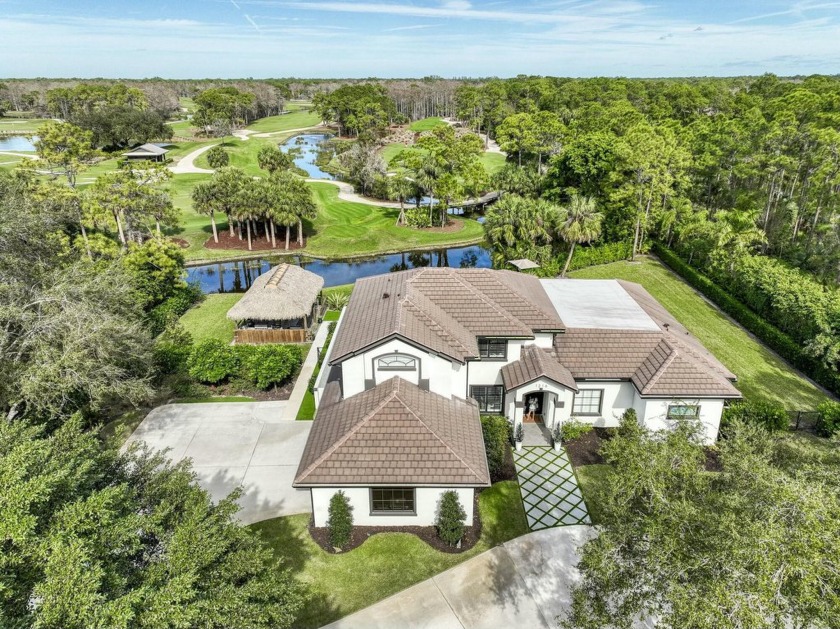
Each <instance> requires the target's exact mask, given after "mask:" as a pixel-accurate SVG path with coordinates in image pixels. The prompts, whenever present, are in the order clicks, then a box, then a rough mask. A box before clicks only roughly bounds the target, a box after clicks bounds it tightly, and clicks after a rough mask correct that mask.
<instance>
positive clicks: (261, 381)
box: [233, 345, 302, 390]
mask: <svg viewBox="0 0 840 629" xmlns="http://www.w3.org/2000/svg"><path fill="white" fill-rule="evenodd" d="M233 349H234V353H235V354H236V357H237V359H238V362H239V365H240V370H239V374H240V375H241V376H242V377H243V378H244V379H245V380H247V381H248V382H250V383H251V384H253V385H254V386H256V387H257V388H258V389H263V390H265V389H268V388H269V387H270V386H272V385H274V386H276V385H278V384H283V383H284V382H286V380H288V379H289V378H290V377H291V376H292V375H294V374H295V373H297V370H298V369H299V368H300V364H301V362H302V357H301V351H300V348H299V347H297V346H294V345H236V346H234V348H233Z"/></svg>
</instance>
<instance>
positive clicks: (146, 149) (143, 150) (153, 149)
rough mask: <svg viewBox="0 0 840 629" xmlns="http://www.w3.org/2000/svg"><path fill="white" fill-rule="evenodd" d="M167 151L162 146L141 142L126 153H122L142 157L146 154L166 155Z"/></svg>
mask: <svg viewBox="0 0 840 629" xmlns="http://www.w3.org/2000/svg"><path fill="white" fill-rule="evenodd" d="M168 152H169V149H165V148H163V147H162V146H158V145H157V144H149V143H146V144H141V145H140V146H137V147H135V148H133V149H131V150H130V151H129V152H127V153H123V155H124V156H128V157H142V156H145V155H148V156H157V155H166V153H168Z"/></svg>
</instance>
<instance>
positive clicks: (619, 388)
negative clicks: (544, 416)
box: [563, 381, 638, 428]
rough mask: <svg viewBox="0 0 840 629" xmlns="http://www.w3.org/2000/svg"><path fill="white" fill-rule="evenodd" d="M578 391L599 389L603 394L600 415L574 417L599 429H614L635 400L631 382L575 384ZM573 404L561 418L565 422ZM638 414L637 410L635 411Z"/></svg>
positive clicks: (634, 391)
mask: <svg viewBox="0 0 840 629" xmlns="http://www.w3.org/2000/svg"><path fill="white" fill-rule="evenodd" d="M577 386H578V389H579V390H581V391H584V390H586V389H601V390H602V391H603V392H604V393H603V395H602V397H601V414H600V415H597V416H595V415H580V416H577V417H575V419H576V420H577V421H579V422H583V423H586V424H592V425H593V426H598V427H600V428H614V427H617V426H618V423H619V420H620V419H621V416H622V415H623V414H624V411H626V410H627V409H628V408H632V407H633V406H634V402H635V399H636V387H634V386H633V383H632V382H616V381H604V382H597V381H583V382H580V381H579V382H578V383H577ZM572 408H573V404H572V403H571V402H570V403H569V409H568V411H569V414H568V415H567V414H565V413H564V416H563V420H564V421H566V420H567V419H569V417H570V416H571V412H572ZM637 412H638V409H637Z"/></svg>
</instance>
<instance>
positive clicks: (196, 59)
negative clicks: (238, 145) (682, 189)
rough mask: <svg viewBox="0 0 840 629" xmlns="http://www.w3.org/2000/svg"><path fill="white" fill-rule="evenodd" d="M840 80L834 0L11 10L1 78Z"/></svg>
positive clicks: (54, 4)
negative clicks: (831, 76) (818, 76)
mask: <svg viewBox="0 0 840 629" xmlns="http://www.w3.org/2000/svg"><path fill="white" fill-rule="evenodd" d="M838 71H840V2H830V1H824V2H820V1H818V0H814V1H804V2H789V1H780V0H761V1H759V0H728V1H723V0H653V1H651V2H647V1H644V0H639V1H637V0H580V1H579V0H520V1H517V0H501V1H500V0H483V1H482V0H413V1H400V0H381V1H380V0H364V1H356V0H314V1H309V0H306V1H304V0H298V1H295V0H84V1H82V0H0V76H2V77H11V76H14V77H31V76H52V77H57V76H72V77H96V76H102V77H125V78H139V77H149V76H161V77H166V78H199V77H255V78H263V77H286V76H298V77H368V76H379V77H416V76H425V75H431V74H437V75H440V76H444V77H458V76H500V77H505V76H514V75H517V74H551V75H557V76H619V75H623V76H638V77H650V76H689V75H691V76H699V75H717V76H719V75H739V74H760V73H763V72H775V73H777V74H782V75H787V74H811V73H818V72H823V73H836V72H838Z"/></svg>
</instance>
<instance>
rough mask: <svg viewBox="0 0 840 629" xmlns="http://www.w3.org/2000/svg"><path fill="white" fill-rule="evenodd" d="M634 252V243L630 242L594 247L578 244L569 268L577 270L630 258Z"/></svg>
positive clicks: (610, 243)
mask: <svg viewBox="0 0 840 629" xmlns="http://www.w3.org/2000/svg"><path fill="white" fill-rule="evenodd" d="M632 253H633V245H632V243H630V242H608V243H606V244H603V245H595V246H592V247H581V246H578V247H575V254H574V255H573V256H572V262H571V263H570V264H569V270H570V271H575V270H577V269H583V268H585V267H588V266H596V265H598V264H609V263H611V262H620V261H621V260H628V259H629V258H630V255H631V254H632Z"/></svg>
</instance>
